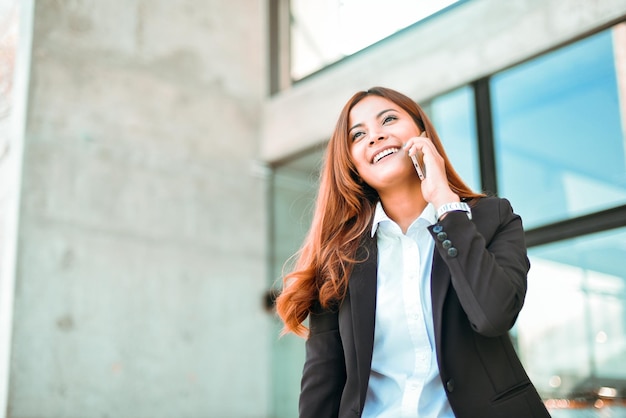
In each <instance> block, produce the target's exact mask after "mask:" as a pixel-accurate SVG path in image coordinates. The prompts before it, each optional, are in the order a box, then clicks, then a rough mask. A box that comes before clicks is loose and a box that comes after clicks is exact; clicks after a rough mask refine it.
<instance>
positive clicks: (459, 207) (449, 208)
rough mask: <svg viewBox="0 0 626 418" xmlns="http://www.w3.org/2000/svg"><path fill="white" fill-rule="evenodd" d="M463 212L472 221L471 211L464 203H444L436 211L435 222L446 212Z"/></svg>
mask: <svg viewBox="0 0 626 418" xmlns="http://www.w3.org/2000/svg"><path fill="white" fill-rule="evenodd" d="M457 211H458V212H465V213H467V217H468V218H469V219H472V210H471V209H470V207H469V205H468V204H467V203H465V202H452V203H446V204H444V205H442V206H441V207H440V208H439V209H437V220H439V219H441V217H442V216H443V215H444V214H446V213H448V212H457Z"/></svg>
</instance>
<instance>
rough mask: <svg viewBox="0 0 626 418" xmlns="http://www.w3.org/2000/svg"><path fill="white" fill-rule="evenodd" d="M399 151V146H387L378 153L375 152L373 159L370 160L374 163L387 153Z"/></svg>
mask: <svg viewBox="0 0 626 418" xmlns="http://www.w3.org/2000/svg"><path fill="white" fill-rule="evenodd" d="M398 151H400V149H399V148H387V149H386V150H384V151H381V152H379V153H378V154H376V155H375V156H374V159H373V160H372V163H373V164H376V163H377V162H379V161H380V160H381V159H382V158H383V157H386V156H388V155H389V154H395V153H396V152H398Z"/></svg>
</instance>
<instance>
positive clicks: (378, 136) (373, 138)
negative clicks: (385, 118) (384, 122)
mask: <svg viewBox="0 0 626 418" xmlns="http://www.w3.org/2000/svg"><path fill="white" fill-rule="evenodd" d="M384 139H387V134H385V133H384V132H374V133H373V134H372V135H371V136H370V145H374V144H375V143H376V141H382V140H384Z"/></svg>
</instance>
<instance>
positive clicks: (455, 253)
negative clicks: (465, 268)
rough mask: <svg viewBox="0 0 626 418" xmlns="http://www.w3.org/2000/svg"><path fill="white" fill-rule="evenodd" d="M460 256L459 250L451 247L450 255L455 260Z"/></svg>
mask: <svg viewBox="0 0 626 418" xmlns="http://www.w3.org/2000/svg"><path fill="white" fill-rule="evenodd" d="M458 254H459V250H457V249H456V248H454V247H450V248H449V249H448V255H449V256H450V257H452V258H454V257H456V256H457V255H458Z"/></svg>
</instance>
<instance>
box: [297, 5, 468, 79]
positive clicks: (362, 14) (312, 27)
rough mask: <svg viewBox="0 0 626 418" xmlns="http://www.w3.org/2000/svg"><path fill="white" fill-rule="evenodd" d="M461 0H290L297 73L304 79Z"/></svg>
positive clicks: (298, 77) (298, 76)
mask: <svg viewBox="0 0 626 418" xmlns="http://www.w3.org/2000/svg"><path fill="white" fill-rule="evenodd" d="M458 1H459V0H429V1H415V0H384V1H382V0H326V1H310V0H290V7H291V77H292V79H293V80H299V79H301V78H303V77H305V76H307V75H309V74H311V73H313V72H315V71H317V70H319V69H321V68H323V67H325V66H327V65H328V64H331V63H333V62H335V61H338V60H339V59H341V58H343V57H345V56H348V55H351V54H353V53H355V52H357V51H359V50H361V49H363V48H365V47H367V46H369V45H372V44H373V43H375V42H377V41H379V40H381V39H383V38H385V37H387V36H389V35H392V34H393V33H395V32H397V31H399V30H401V29H404V28H406V27H407V26H409V25H411V24H413V23H415V22H417V21H419V20H422V19H424V18H426V17H428V16H430V15H432V14H434V13H436V12H438V11H440V10H442V9H444V8H446V7H448V6H450V5H452V4H454V3H457V2H458Z"/></svg>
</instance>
